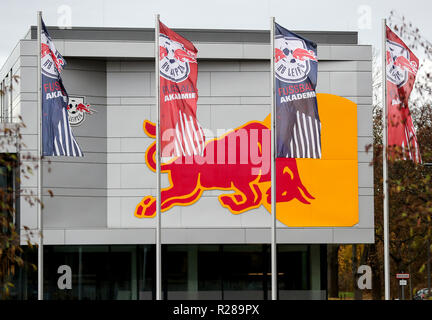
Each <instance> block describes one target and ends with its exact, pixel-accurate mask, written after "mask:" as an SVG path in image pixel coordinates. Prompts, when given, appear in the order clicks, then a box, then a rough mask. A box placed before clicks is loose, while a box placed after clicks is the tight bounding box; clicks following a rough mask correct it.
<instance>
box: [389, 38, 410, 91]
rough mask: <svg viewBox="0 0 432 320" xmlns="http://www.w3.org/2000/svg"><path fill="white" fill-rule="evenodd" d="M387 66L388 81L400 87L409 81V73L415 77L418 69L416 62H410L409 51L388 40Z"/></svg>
mask: <svg viewBox="0 0 432 320" xmlns="http://www.w3.org/2000/svg"><path fill="white" fill-rule="evenodd" d="M386 65H387V66H386V71H387V79H388V80H389V81H391V82H392V83H394V84H395V85H397V86H398V87H401V86H403V85H404V84H405V83H406V82H407V81H408V73H412V74H414V75H415V74H416V73H417V69H418V66H417V64H416V62H415V61H410V54H409V52H408V50H406V49H405V48H404V47H403V46H402V45H400V44H399V43H396V42H393V41H390V40H387V50H386Z"/></svg>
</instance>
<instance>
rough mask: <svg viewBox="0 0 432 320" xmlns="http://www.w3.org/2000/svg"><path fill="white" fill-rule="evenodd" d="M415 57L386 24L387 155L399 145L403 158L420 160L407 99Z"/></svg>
mask: <svg viewBox="0 0 432 320" xmlns="http://www.w3.org/2000/svg"><path fill="white" fill-rule="evenodd" d="M418 66H419V59H418V58H417V57H416V56H415V55H414V54H413V53H412V51H411V50H410V49H409V48H408V46H407V45H406V44H405V43H404V42H403V41H402V40H401V39H400V38H399V37H398V36H397V35H396V34H395V33H394V32H393V31H392V30H391V29H390V28H389V27H388V26H386V69H385V70H386V82H387V110H388V111H387V112H388V119H387V121H388V123H387V128H388V145H389V148H390V150H389V151H390V152H389V156H390V157H392V158H395V157H396V156H397V154H396V151H397V149H399V151H401V154H402V158H403V159H408V158H409V159H411V160H412V161H414V162H416V163H421V156H420V149H419V145H418V142H417V137H416V133H415V128H414V124H413V121H412V118H411V113H410V110H409V108H408V100H409V96H410V94H411V91H412V89H413V87H414V82H415V78H416V75H417V71H418Z"/></svg>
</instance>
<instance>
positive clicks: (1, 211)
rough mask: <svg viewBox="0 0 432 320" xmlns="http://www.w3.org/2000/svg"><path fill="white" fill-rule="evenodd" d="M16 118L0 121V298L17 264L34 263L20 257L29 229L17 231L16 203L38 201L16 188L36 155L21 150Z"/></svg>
mask: <svg viewBox="0 0 432 320" xmlns="http://www.w3.org/2000/svg"><path fill="white" fill-rule="evenodd" d="M18 79H19V78H18V76H13V77H12V79H10V85H9V86H7V87H5V88H4V89H3V90H0V99H2V97H3V96H4V95H7V94H10V93H11V91H12V83H13V82H15V83H18ZM17 120H18V121H17V122H15V123H13V122H3V123H2V125H1V126H0V150H1V152H2V153H0V299H7V298H8V297H9V296H10V291H11V288H13V287H14V286H15V285H14V276H15V274H16V272H17V270H18V269H19V268H32V269H33V270H36V266H35V265H34V264H32V263H31V262H30V261H26V260H25V258H24V255H23V253H24V247H23V246H22V245H21V242H22V241H23V240H25V243H26V245H27V247H28V248H33V244H32V242H31V238H32V237H33V234H32V232H31V231H30V230H29V228H27V227H25V226H24V230H25V232H24V233H23V234H21V233H20V226H19V225H17V223H16V221H17V220H16V218H17V217H16V214H17V212H16V203H17V201H19V199H20V197H22V198H23V199H24V200H25V201H27V202H28V203H29V204H30V205H35V204H37V203H39V202H40V200H39V199H38V198H37V195H35V194H34V193H33V192H32V191H28V190H25V189H23V188H20V187H19V186H20V183H21V179H22V178H24V179H29V178H30V176H31V175H32V174H33V172H34V171H35V169H37V163H38V161H37V160H38V158H37V157H35V156H34V155H32V154H31V153H29V152H27V153H24V152H22V149H23V148H25V147H26V145H25V144H24V142H23V137H22V135H21V130H22V129H23V128H25V124H24V122H23V121H22V118H21V117H18V119H17Z"/></svg>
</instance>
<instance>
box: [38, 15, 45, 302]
mask: <svg viewBox="0 0 432 320" xmlns="http://www.w3.org/2000/svg"><path fill="white" fill-rule="evenodd" d="M41 32H42V12H41V11H38V12H37V41H38V46H37V48H38V53H37V57H38V60H37V79H38V80H37V86H38V91H37V92H38V102H37V111H38V113H37V115H38V116H37V118H38V189H37V197H38V200H39V202H38V229H39V230H38V231H39V243H38V300H43V289H44V288H43V281H44V279H43V218H42V66H41Z"/></svg>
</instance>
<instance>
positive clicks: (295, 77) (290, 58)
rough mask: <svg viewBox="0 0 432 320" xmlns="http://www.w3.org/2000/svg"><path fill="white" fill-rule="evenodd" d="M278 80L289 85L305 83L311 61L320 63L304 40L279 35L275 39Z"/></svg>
mask: <svg viewBox="0 0 432 320" xmlns="http://www.w3.org/2000/svg"><path fill="white" fill-rule="evenodd" d="M274 59H275V73H276V78H278V79H279V80H280V81H283V82H288V83H298V82H302V81H304V80H305V79H306V78H307V76H308V74H309V72H310V70H311V64H310V62H311V61H314V62H318V59H317V57H316V54H315V52H314V51H313V50H309V49H308V47H307V45H306V43H305V42H304V40H302V39H300V38H295V37H286V36H282V35H278V36H276V38H275V56H274Z"/></svg>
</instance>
